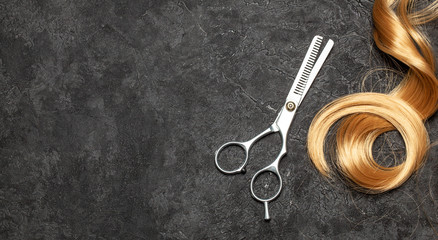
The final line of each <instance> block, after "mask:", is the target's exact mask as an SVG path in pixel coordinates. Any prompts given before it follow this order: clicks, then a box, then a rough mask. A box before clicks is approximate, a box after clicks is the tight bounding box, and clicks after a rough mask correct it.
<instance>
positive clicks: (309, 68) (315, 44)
mask: <svg viewBox="0 0 438 240" xmlns="http://www.w3.org/2000/svg"><path fill="white" fill-rule="evenodd" d="M322 39H323V37H321V36H315V37H314V38H313V40H312V43H311V44H310V47H309V49H308V50H307V53H306V56H305V57H304V60H303V63H302V64H301V67H300V70H299V71H298V73H297V76H296V77H295V81H294V83H293V85H292V87H291V89H290V91H289V94H288V95H287V98H286V102H288V101H294V102H295V103H296V105H297V107H298V106H299V105H300V104H301V101H302V100H303V98H304V97H305V96H306V94H307V91H308V90H309V88H310V86H311V85H312V83H313V80H315V78H316V75H317V74H318V72H319V70H320V69H321V67H322V65H323V64H324V61H325V60H326V59H327V56H328V55H329V53H330V51H331V50H332V48H333V41H332V40H331V39H329V40H328V41H327V44H326V45H325V47H324V49H323V51H322V52H321V54H320V55H319V57H318V58H316V57H317V55H318V52H319V48H320V47H321V43H322ZM315 60H316V62H315Z"/></svg>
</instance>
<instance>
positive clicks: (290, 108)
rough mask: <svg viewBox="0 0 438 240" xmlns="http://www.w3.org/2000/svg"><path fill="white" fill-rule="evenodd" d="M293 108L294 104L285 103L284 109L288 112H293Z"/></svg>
mask: <svg viewBox="0 0 438 240" xmlns="http://www.w3.org/2000/svg"><path fill="white" fill-rule="evenodd" d="M295 108H296V106H295V103H294V102H287V103H286V109H287V110H288V111H289V112H292V111H293V110H295Z"/></svg>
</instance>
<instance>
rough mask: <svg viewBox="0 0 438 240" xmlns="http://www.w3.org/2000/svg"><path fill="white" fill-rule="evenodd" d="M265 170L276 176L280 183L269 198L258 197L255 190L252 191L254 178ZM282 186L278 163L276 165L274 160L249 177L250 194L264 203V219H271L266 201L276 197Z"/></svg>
mask: <svg viewBox="0 0 438 240" xmlns="http://www.w3.org/2000/svg"><path fill="white" fill-rule="evenodd" d="M266 172H268V173H273V174H274V175H275V176H276V177H277V179H278V181H279V184H280V187H279V188H278V190H277V192H276V193H275V194H274V196H272V197H270V198H261V197H258V196H257V195H256V194H255V191H254V182H255V180H256V179H257V177H259V176H260V174H262V173H266ZM282 188H283V181H282V179H281V176H280V173H279V172H278V165H276V162H274V163H273V164H271V165H269V166H267V167H265V168H263V169H261V170H259V171H258V172H257V173H256V174H254V176H253V177H252V179H251V195H252V197H253V198H255V199H256V200H257V201H260V202H262V203H263V204H264V205H265V220H270V219H271V217H270V216H269V209H268V203H269V202H271V201H273V200H274V199H276V198H277V197H278V196H279V195H280V193H281V189H282Z"/></svg>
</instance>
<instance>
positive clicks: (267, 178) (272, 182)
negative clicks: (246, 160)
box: [253, 171, 280, 199]
mask: <svg viewBox="0 0 438 240" xmlns="http://www.w3.org/2000/svg"><path fill="white" fill-rule="evenodd" d="M279 190H280V179H279V178H278V176H277V175H276V174H274V173H273V172H270V171H266V172H262V173H260V174H259V175H258V176H257V177H256V178H255V179H254V182H253V192H254V195H256V196H257V197H258V198H260V199H270V198H272V197H274V196H275V195H276V194H277V192H278V191H279Z"/></svg>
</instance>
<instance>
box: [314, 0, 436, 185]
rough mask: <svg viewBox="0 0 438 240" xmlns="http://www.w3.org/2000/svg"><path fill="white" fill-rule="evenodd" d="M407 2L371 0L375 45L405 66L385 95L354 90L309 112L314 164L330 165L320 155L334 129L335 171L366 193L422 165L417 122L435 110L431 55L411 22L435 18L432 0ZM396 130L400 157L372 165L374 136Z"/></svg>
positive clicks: (423, 144)
mask: <svg viewBox="0 0 438 240" xmlns="http://www.w3.org/2000/svg"><path fill="white" fill-rule="evenodd" d="M413 8H414V1H412V0H399V1H396V0H376V1H375V3H374V7H373V20H374V32H373V37H374V41H375V43H376V45H377V47H378V48H379V49H380V50H381V51H383V52H384V53H386V54H388V55H390V56H391V57H392V58H393V59H396V60H398V61H400V62H402V63H403V64H405V65H406V66H407V67H408V70H407V72H406V74H405V76H404V78H403V80H402V81H401V83H400V84H399V85H398V86H397V87H395V88H394V89H393V90H392V91H391V92H390V93H388V94H381V93H359V94H352V95H348V96H345V97H342V98H340V99H337V100H335V101H333V102H331V103H330V104H328V105H327V106H325V107H324V108H323V109H321V110H320V111H319V113H318V114H317V115H316V116H315V118H314V119H313V121H312V124H311V126H310V129H309V134H308V140H307V146H308V152H309V156H310V158H311V160H312V162H313V163H314V165H315V167H316V168H317V169H318V170H319V171H320V172H321V173H322V174H323V175H324V176H327V177H330V176H332V175H331V168H330V167H329V165H328V163H327V160H326V158H325V156H324V148H325V147H324V146H325V139H326V137H327V134H328V131H329V129H330V128H331V127H332V126H333V125H334V124H335V123H336V122H337V121H338V120H341V122H340V125H339V127H338V128H337V132H336V156H337V157H336V159H335V160H334V161H335V166H336V167H337V169H338V171H339V172H340V173H341V174H342V175H343V176H345V177H346V179H347V180H349V181H350V182H351V183H353V184H354V185H356V186H359V189H360V190H362V191H366V192H367V193H380V192H384V191H388V190H391V189H394V188H396V187H398V186H400V185H401V184H403V183H404V182H405V181H406V180H407V179H408V178H409V177H410V176H411V175H412V173H413V172H414V171H416V170H417V169H418V168H419V167H420V166H421V165H422V163H423V160H424V158H425V155H426V153H427V150H428V147H429V140H428V134H427V131H426V129H425V127H424V123H423V121H424V120H425V119H427V118H428V117H430V116H431V115H432V114H434V112H435V111H436V110H437V106H438V105H437V103H438V81H437V79H436V77H435V63H434V55H433V53H432V49H431V46H430V44H429V42H428V40H427V38H426V37H425V36H424V35H423V34H422V33H421V32H420V31H419V30H418V29H417V27H416V26H417V25H420V24H423V23H426V22H428V21H431V20H433V19H435V18H436V17H437V16H438V14H437V11H436V10H437V9H438V1H435V2H433V3H432V4H430V5H429V6H427V7H426V8H423V9H421V10H419V11H416V12H413V11H412V9H413ZM392 130H398V131H399V132H400V134H401V136H402V137H403V140H404V141H405V149H406V158H405V161H404V162H402V163H400V164H398V165H396V166H392V167H384V166H381V165H380V164H378V163H377V162H376V161H375V160H374V158H373V154H372V146H373V143H374V141H375V140H376V139H377V137H378V136H379V135H381V134H383V133H385V132H388V131H392Z"/></svg>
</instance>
